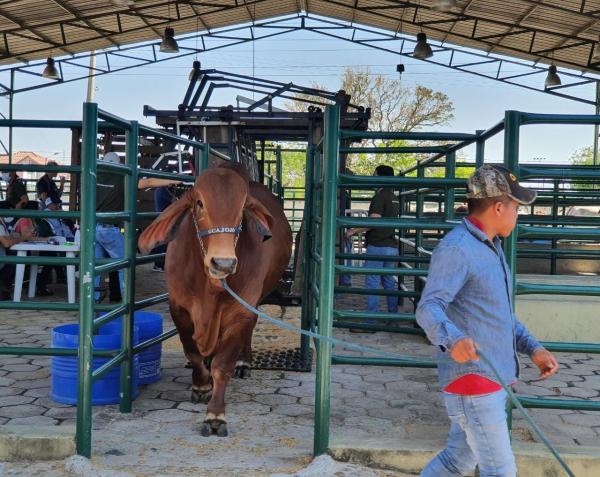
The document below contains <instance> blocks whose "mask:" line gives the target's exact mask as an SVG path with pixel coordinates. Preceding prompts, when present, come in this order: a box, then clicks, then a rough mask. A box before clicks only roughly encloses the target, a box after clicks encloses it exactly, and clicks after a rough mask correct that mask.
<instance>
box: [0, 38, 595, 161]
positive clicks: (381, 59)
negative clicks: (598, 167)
mask: <svg viewBox="0 0 600 477" xmlns="http://www.w3.org/2000/svg"><path fill="white" fill-rule="evenodd" d="M193 59H194V58H193V57H187V58H182V59H174V60H172V61H168V62H164V63H161V64H156V65H149V66H145V67H140V68H136V69H131V70H128V71H124V72H120V73H113V74H110V75H105V76H100V77H97V78H96V98H95V100H96V102H97V103H98V104H99V107H100V108H102V109H104V110H107V111H110V112H112V113H114V114H117V115H119V116H121V117H124V118H127V119H137V120H139V121H140V122H142V123H144V124H147V125H150V126H154V125H155V124H154V122H153V118H145V117H144V116H143V113H142V110H143V106H144V105H146V104H147V105H150V106H153V107H155V108H160V109H176V108H177V105H178V104H179V103H181V102H182V99H183V96H184V94H185V91H186V88H187V85H188V81H187V77H188V73H189V71H190V68H191V64H192V61H193ZM198 59H199V60H200V61H201V63H202V67H203V68H217V69H221V70H226V71H230V72H233V73H241V74H247V75H253V74H254V75H256V76H259V77H263V78H270V79H274V80H277V81H281V82H289V81H292V82H294V83H295V84H300V85H306V86H310V85H311V83H312V82H317V83H319V84H323V85H324V86H326V87H327V88H329V89H330V90H334V91H335V90H337V89H339V87H340V82H341V74H342V71H343V70H344V68H346V67H362V68H369V69H370V71H371V72H373V73H377V74H383V75H386V76H389V77H391V78H397V77H398V73H397V72H396V64H397V63H399V62H402V63H404V64H405V67H406V71H405V73H404V74H403V75H402V79H401V81H402V82H403V84H404V85H406V86H414V85H423V86H426V87H429V88H432V89H433V90H436V91H441V92H443V93H445V94H447V95H448V96H449V98H450V99H451V100H452V102H453V103H454V107H455V112H454V119H453V120H452V121H451V123H449V124H448V125H445V126H443V127H437V128H435V129H433V128H428V129H429V130H443V131H454V132H474V131H475V130H477V129H487V128H489V127H491V126H492V125H494V124H496V123H497V122H498V121H500V120H501V119H502V118H503V116H504V111H505V110H509V109H514V110H520V111H528V112H540V113H560V114H593V113H594V110H593V107H592V106H590V105H586V104H583V103H579V102H575V101H572V100H566V99H561V98H557V97H553V96H551V95H548V94H544V93H540V92H535V91H530V90H527V89H523V88H519V87H517V86H512V85H507V84H503V83H500V82H497V81H494V80H490V79H485V78H481V77H478V76H475V75H471V74H468V73H462V72H458V71H454V70H451V69H448V68H444V67H440V66H436V65H432V64H428V63H425V62H422V61H419V60H414V59H412V58H406V57H400V56H396V55H393V54H390V53H386V52H381V51H378V50H374V49H372V48H369V47H367V46H362V45H355V44H351V43H348V42H344V41H342V40H337V39H330V38H326V37H323V36H319V35H317V34H315V33H311V32H308V31H298V32H294V33H290V34H288V35H286V36H280V37H277V38H274V39H266V40H260V41H256V42H252V43H247V44H243V45H238V46H235V47H230V48H227V49H221V50H216V51H212V52H205V53H202V54H201V55H200V56H199V58H198ZM491 68H494V67H493V66H492V67H491ZM536 78H539V81H543V80H544V75H537V76H536ZM86 89H87V83H86V81H85V80H82V81H78V82H73V83H68V84H64V85H59V86H53V87H49V88H43V89H39V90H34V91H30V92H25V93H21V94H18V95H16V96H15V100H14V117H15V118H22V119H74V120H80V119H81V111H82V103H83V101H84V100H85V95H86ZM235 94H237V93H232V92H230V93H229V94H226V93H225V92H223V90H221V91H220V92H219V93H218V95H219V96H217V98H219V99H220V100H221V101H222V104H224V105H226V104H235ZM244 94H246V95H251V94H252V93H244ZM0 101H1V102H0V110H1V111H2V112H3V113H4V114H7V112H8V101H7V100H6V99H0ZM275 105H276V106H277V104H275ZM280 106H281V105H280ZM426 130H427V129H426ZM0 134H1V135H0V137H1V138H2V140H3V141H5V138H6V131H2V133H0ZM14 137H15V144H14V150H15V151H17V150H28V151H29V150H31V151H36V152H39V153H41V154H43V155H45V156H50V157H52V158H53V159H58V160H59V161H61V162H63V161H64V162H66V161H68V157H69V150H70V141H71V140H70V135H69V132H67V131H62V130H39V129H37V130H33V129H27V130H19V131H15V136H14ZM502 141H503V139H502V135H499V136H497V137H496V138H495V139H493V140H491V141H489V142H488V144H487V145H486V156H487V157H486V161H490V162H496V161H501V160H502ZM592 141H593V128H592V127H591V126H527V127H525V128H522V132H521V150H520V157H521V161H522V162H540V163H567V162H568V161H569V158H570V156H571V155H572V154H573V152H574V151H576V150H578V149H580V148H582V147H586V146H590V145H591V144H592ZM465 151H466V153H467V156H470V155H472V154H474V148H469V149H466V150H465Z"/></svg>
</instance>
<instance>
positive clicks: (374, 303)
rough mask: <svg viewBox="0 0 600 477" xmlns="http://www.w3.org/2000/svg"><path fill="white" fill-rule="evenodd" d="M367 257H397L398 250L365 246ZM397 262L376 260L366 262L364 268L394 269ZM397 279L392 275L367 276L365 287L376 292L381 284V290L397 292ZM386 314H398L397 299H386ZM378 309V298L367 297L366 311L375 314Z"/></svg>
mask: <svg viewBox="0 0 600 477" xmlns="http://www.w3.org/2000/svg"><path fill="white" fill-rule="evenodd" d="M367 255H398V249H397V248H396V247H376V246H375V245H367ZM397 266H398V263H397V262H381V261H377V260H367V261H366V263H365V267H367V268H396V267H397ZM396 280H397V277H395V276H393V275H367V276H366V277H365V287H366V288H369V289H371V290H377V289H379V288H380V285H381V284H383V288H384V289H386V290H397V289H398V286H397V284H396ZM387 307H388V312H390V313H397V312H398V297H397V296H388V297H387ZM378 309H379V296H378V295H369V296H368V298H367V310H368V311H369V312H370V313H377V311H378Z"/></svg>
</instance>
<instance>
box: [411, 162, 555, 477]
mask: <svg viewBox="0 0 600 477" xmlns="http://www.w3.org/2000/svg"><path fill="white" fill-rule="evenodd" d="M535 198H536V193H535V191H533V190H531V189H527V188H525V187H522V186H521V185H519V183H518V181H517V178H516V177H515V175H514V174H512V173H511V172H510V171H509V170H508V169H505V168H504V167H501V166H496V165H484V166H481V167H480V168H479V169H477V170H476V171H475V173H474V174H473V175H472V176H471V177H470V178H469V180H468V182H467V199H468V206H469V215H468V216H467V217H466V218H465V219H463V221H462V223H461V224H460V225H458V226H457V227H455V228H454V229H453V230H452V231H451V232H449V233H448V234H446V236H445V237H444V239H443V240H442V241H441V242H440V243H439V244H438V245H437V247H436V248H435V250H434V252H433V255H432V257H431V264H430V266H429V275H428V278H427V284H426V285H425V289H424V290H423V295H422V296H421V300H420V301H419V305H418V307H417V310H416V318H417V322H418V323H419V325H420V326H421V328H423V330H424V331H425V333H426V334H427V337H428V338H429V341H430V342H431V343H432V344H433V345H436V346H437V347H438V350H437V359H438V360H439V361H440V363H439V365H438V375H439V381H440V386H441V388H442V390H443V392H444V401H445V404H446V409H447V411H448V417H449V418H450V434H449V437H448V441H447V445H446V448H445V449H444V450H443V451H442V452H440V453H439V454H438V455H437V456H436V457H435V458H434V459H433V460H432V461H430V462H429V464H427V466H426V467H425V469H423V471H422V472H421V477H455V476H461V475H472V472H473V471H474V470H475V467H476V466H479V474H480V475H481V476H482V477H491V476H502V477H515V476H516V475H517V469H516V465H515V458H514V455H513V452H512V448H511V443H510V435H509V431H508V426H507V421H506V418H507V417H506V401H507V396H508V395H507V393H506V391H505V390H504V388H503V387H502V386H501V384H500V381H499V378H498V377H497V376H496V373H495V372H494V371H493V370H492V368H491V367H490V365H489V364H487V362H484V361H485V360H482V359H480V354H479V352H480V351H481V353H485V356H486V358H487V359H488V360H489V361H490V362H491V363H492V365H493V366H494V368H496V370H497V371H498V373H499V375H500V379H502V381H503V382H504V384H506V385H511V384H513V383H515V382H516V380H517V378H518V376H519V358H518V356H517V353H524V354H527V355H529V356H530V357H531V360H532V361H533V364H535V365H536V366H537V367H538V368H539V370H540V377H541V378H542V379H545V378H547V377H549V376H552V375H553V374H554V373H555V372H556V371H557V370H558V363H557V362H556V359H555V358H554V356H553V355H552V353H550V352H549V351H547V350H546V349H545V348H544V347H543V346H542V345H541V344H540V343H539V342H538V341H537V340H536V339H535V338H534V337H533V336H532V335H531V334H529V331H528V330H527V328H526V327H525V326H524V325H523V324H522V323H520V322H519V320H518V319H517V317H516V316H515V314H514V312H513V301H512V300H513V298H512V296H513V295H512V283H513V280H512V275H511V271H510V269H509V268H508V264H507V262H506V258H505V256H504V252H503V250H502V243H501V240H500V239H501V238H506V237H509V236H510V234H511V233H512V231H513V229H514V228H515V226H516V224H517V217H518V207H519V204H524V205H528V204H532V203H533V202H534V201H535Z"/></svg>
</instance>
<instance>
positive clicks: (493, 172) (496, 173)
mask: <svg viewBox="0 0 600 477" xmlns="http://www.w3.org/2000/svg"><path fill="white" fill-rule="evenodd" d="M504 195H507V196H509V197H510V198H512V199H514V200H516V201H517V202H518V203H519V204H523V205H529V204H531V203H533V201H535V199H536V197H537V193H536V192H535V191H534V190H531V189H527V188H525V187H522V186H521V185H519V181H517V177H516V176H515V175H514V174H513V173H512V172H510V171H509V170H508V169H506V168H505V167H502V166H498V165H490V164H486V165H483V166H481V167H480V168H479V169H477V170H476V171H475V172H474V173H473V175H472V176H471V177H469V180H468V181H467V199H486V198H489V197H501V196H504Z"/></svg>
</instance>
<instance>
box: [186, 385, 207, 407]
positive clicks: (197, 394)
mask: <svg viewBox="0 0 600 477" xmlns="http://www.w3.org/2000/svg"><path fill="white" fill-rule="evenodd" d="M211 398H212V389H208V390H206V391H203V390H201V389H194V388H193V387H192V394H191V396H190V401H192V404H208V401H210V399H211Z"/></svg>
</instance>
